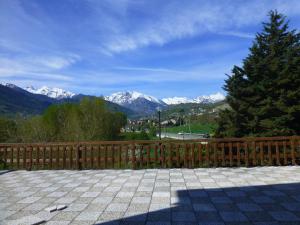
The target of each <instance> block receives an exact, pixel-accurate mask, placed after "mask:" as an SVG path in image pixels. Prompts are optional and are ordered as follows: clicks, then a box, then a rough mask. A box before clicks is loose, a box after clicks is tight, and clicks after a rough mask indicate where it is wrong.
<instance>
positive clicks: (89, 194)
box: [81, 192, 100, 198]
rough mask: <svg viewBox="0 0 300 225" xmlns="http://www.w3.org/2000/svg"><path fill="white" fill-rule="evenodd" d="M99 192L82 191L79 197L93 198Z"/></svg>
mask: <svg viewBox="0 0 300 225" xmlns="http://www.w3.org/2000/svg"><path fill="white" fill-rule="evenodd" d="M99 194H100V192H84V193H83V194H82V195H81V197H84V198H95V197H97V196H98V195H99Z"/></svg>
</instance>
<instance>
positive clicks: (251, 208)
mask: <svg viewBox="0 0 300 225" xmlns="http://www.w3.org/2000/svg"><path fill="white" fill-rule="evenodd" d="M237 207H238V208H239V209H240V210H241V211H243V212H255V211H263V209H262V208H261V207H260V206H259V205H257V204H254V203H238V204H237Z"/></svg>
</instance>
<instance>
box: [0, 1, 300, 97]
mask: <svg viewBox="0 0 300 225" xmlns="http://www.w3.org/2000/svg"><path fill="white" fill-rule="evenodd" d="M272 9H277V10H278V11H279V12H281V13H284V14H285V15H286V16H287V17H288V19H289V20H290V26H291V27H292V28H294V29H298V30H299V29H300V1H299V0H285V1H284V0H231V1H229V0H224V1H222V0H210V1H208V0H205V1H204V0H203V1H202V0H186V1H182V0H164V1H161V0H144V1H143V0H51V1H41V0H0V81H2V82H11V83H15V84H17V85H20V86H22V87H24V86H27V85H34V86H36V87H39V86H42V85H47V86H50V87H60V88H64V89H67V90H70V91H73V92H75V93H84V94H95V95H101V94H104V95H107V94H110V93H112V92H115V91H124V90H136V91H140V92H143V93H147V94H151V95H154V96H156V97H160V98H161V97H171V96H187V97H195V96H198V95H203V94H211V93H215V92H218V91H222V85H223V83H224V82H223V81H224V79H225V78H226V75H225V74H226V73H230V70H231V68H232V67H233V65H240V64H241V62H242V59H243V58H244V57H245V56H246V55H247V54H248V48H249V47H250V46H251V43H252V41H253V37H254V36H255V33H256V32H259V31H260V30H261V29H262V24H261V23H262V22H263V21H266V20H267V14H268V11H269V10H272Z"/></svg>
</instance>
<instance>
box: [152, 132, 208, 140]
mask: <svg viewBox="0 0 300 225" xmlns="http://www.w3.org/2000/svg"><path fill="white" fill-rule="evenodd" d="M156 136H159V135H158V134H157V135H156ZM161 138H172V139H177V140H193V139H204V138H203V136H202V135H200V134H189V133H182V134H176V133H168V132H162V133H161Z"/></svg>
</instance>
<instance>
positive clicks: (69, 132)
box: [0, 98, 127, 142]
mask: <svg viewBox="0 0 300 225" xmlns="http://www.w3.org/2000/svg"><path fill="white" fill-rule="evenodd" d="M126 122H127V118H126V116H125V115H124V114H123V113H119V112H110V111H108V110H107V108H106V105H105V102H104V100H103V99H101V98H93V99H89V98H86V99H83V100H82V101H81V102H80V103H79V104H73V103H64V104H60V105H52V106H50V107H49V108H47V110H46V111H45V112H44V113H43V114H42V115H40V116H34V117H30V118H25V119H24V118H19V119H16V120H15V121H12V120H4V119H0V126H1V130H0V135H1V142H7V141H8V140H13V141H15V142H50V141H52V142H56V141H95V140H115V139H118V137H119V134H120V129H121V128H122V127H124V126H125V125H126Z"/></svg>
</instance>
